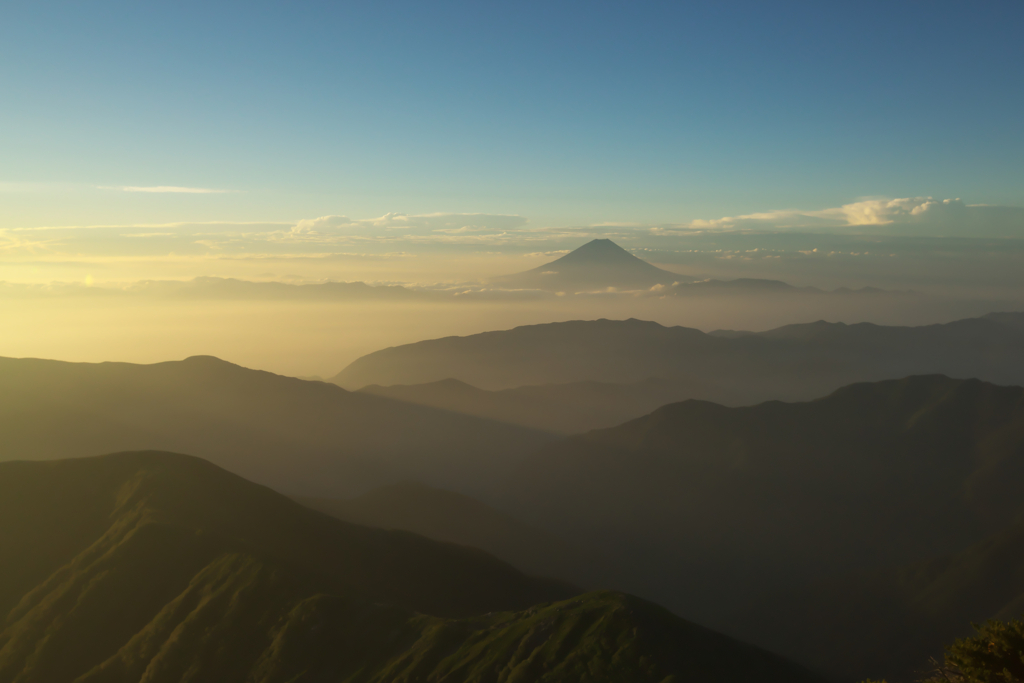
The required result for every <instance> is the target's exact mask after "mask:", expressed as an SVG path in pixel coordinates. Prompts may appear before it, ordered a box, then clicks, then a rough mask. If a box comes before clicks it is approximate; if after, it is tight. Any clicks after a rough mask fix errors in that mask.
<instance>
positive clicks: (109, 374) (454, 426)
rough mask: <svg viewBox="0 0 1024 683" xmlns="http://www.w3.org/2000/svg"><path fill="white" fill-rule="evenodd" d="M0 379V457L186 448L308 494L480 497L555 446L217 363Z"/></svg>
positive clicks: (42, 365)
mask: <svg viewBox="0 0 1024 683" xmlns="http://www.w3.org/2000/svg"><path fill="white" fill-rule="evenodd" d="M0 382H2V383H3V386H4V387H5V391H4V392H3V393H2V394H0V430H2V432H3V434H4V437H5V438H4V440H3V443H2V444H0V460H10V459H47V458H56V457H67V456H77V455H95V454H97V453H103V452H111V451H117V450H139V449H154V448H155V449H164V450H174V451H178V452H182V451H185V452H192V453H195V454H198V455H201V456H203V457H206V458H209V459H210V460H211V461H213V462H215V463H217V464H218V465H221V466H224V467H226V468H228V469H230V470H232V471H234V472H237V473H239V474H242V475H244V476H246V477H249V478H251V479H253V480H255V481H258V482H260V483H263V484H267V485H271V486H274V487H275V488H277V489H279V490H284V491H288V492H291V493H300V494H306V495H321V496H347V495H354V494H357V493H360V492H362V491H366V490H369V489H370V488H374V487H377V486H380V485H383V484H387V483H390V482H395V481H402V480H406V479H410V478H418V479H422V480H423V481H425V482H428V483H434V484H437V485H442V486H443V485H448V486H453V485H455V484H460V485H463V486H464V487H465V488H467V489H468V490H473V487H474V486H477V485H481V484H482V483H484V482H486V481H488V480H492V479H494V478H500V476H501V475H502V473H504V472H507V471H508V469H509V468H510V467H511V466H512V465H513V464H514V463H515V462H516V461H517V460H518V459H519V458H521V457H523V456H525V455H526V454H527V453H529V452H532V451H533V450H534V449H536V447H537V446H539V445H541V444H543V443H545V442H547V441H548V440H550V439H551V438H552V437H551V436H549V435H546V434H543V433H541V432H537V431H531V430H527V429H523V428H520V427H514V426H511V425H507V424H502V423H499V422H494V421H490V420H481V419H479V418H474V417H469V416H464V415H456V414H453V413H451V412H448V411H442V410H437V409H433V408H427V407H422V406H415V405H411V404H409V403H403V402H398V401H393V400H390V399H387V398H383V397H377V396H371V395H368V394H359V393H350V392H347V391H345V390H343V389H341V388H339V387H338V386H336V385H333V384H327V383H324V382H308V381H303V380H299V379H295V378H291V377H282V376H280V375H274V374H272V373H269V372H262V371H257V370H250V369H247V368H243V367H241V366H238V365H233V364H231V363H227V362H225V361H221V360H218V359H217V358H214V357H212V356H194V357H191V358H188V359H187V360H184V361H172V362H167V363H156V364H153V365H133V364H130V363H64V362H59V361H47V360H36V359H11V358H0Z"/></svg>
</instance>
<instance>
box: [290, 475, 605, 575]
mask: <svg viewBox="0 0 1024 683" xmlns="http://www.w3.org/2000/svg"><path fill="white" fill-rule="evenodd" d="M295 500H297V501H298V502H300V503H302V504H303V505H305V506H307V507H310V508H313V509H314V510H319V511H320V512H323V513H326V514H328V515H331V516H332V517H337V518H338V519H341V520H344V521H346V522H351V523H353V524H362V525H365V526H371V527H375V528H379V529H402V530H404V531H411V532H413V533H417V534H420V535H421V536H426V537H427V538H432V539H435V540H438V541H447V542H450V543H458V544H460V545H468V546H472V547H474V548H480V549H481V550H486V551H487V552H489V553H491V554H492V555H494V556H495V557H498V558H499V559H501V560H503V561H505V562H508V563H509V564H512V565H514V566H515V567H517V568H519V569H521V570H523V571H526V572H529V573H531V574H536V575H539V576H556V577H561V576H569V575H574V574H580V570H581V567H586V566H589V565H595V564H597V563H599V562H600V560H598V559H597V558H595V557H593V556H592V555H590V554H589V553H587V552H586V551H584V550H583V549H581V548H575V547H573V544H572V543H571V542H569V541H567V540H566V539H564V538H558V537H556V536H553V535H551V534H549V533H547V532H544V531H542V530H540V529H538V528H536V527H533V526H531V525H529V524H524V523H523V522H521V521H519V520H518V519H515V518H513V517H510V516H509V515H506V514H503V513H501V512H498V511H497V510H495V509H494V508H492V507H490V506H488V505H485V504H483V503H481V502H479V501H477V500H475V499H473V498H470V497H469V496H465V495H462V494H461V493H455V492H452V491H442V490H440V489H435V488H431V487H429V486H424V485H423V484H419V483H416V482H403V483H400V484H392V485H390V486H385V487H382V488H380V489H377V490H374V491H371V492H369V493H366V494H363V495H362V496H359V497H358V498H352V499H348V500H337V499H327V498H302V497H297V498H296V499H295Z"/></svg>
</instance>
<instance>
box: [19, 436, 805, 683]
mask: <svg viewBox="0 0 1024 683" xmlns="http://www.w3.org/2000/svg"><path fill="white" fill-rule="evenodd" d="M0 541H2V542H3V547H4V549H5V552H4V553H3V554H0V613H4V614H6V619H5V620H4V622H3V627H2V630H0V681H3V682H4V683H8V682H9V683H14V682H15V681H16V682H17V683H55V682H57V681H78V682H79V683H132V682H135V681H140V680H145V681H147V683H178V682H179V681H183V680H190V681H211V682H213V681H216V682H217V683H243V682H244V681H261V682H262V683H294V682H295V681H300V680H331V681H347V682H349V683H357V682H366V683H371V682H376V683H389V682H392V681H414V680H430V681H437V680H445V681H451V682H452V683H470V682H471V681H481V680H496V677H497V676H498V675H499V672H506V674H505V678H506V679H509V680H523V681H550V682H551V683H554V681H563V680H583V679H584V678H586V677H592V678H593V679H596V680H610V679H622V680H630V681H648V682H650V683H659V682H661V681H664V680H666V679H668V680H672V677H673V676H677V677H680V676H687V677H689V676H691V675H692V676H696V677H698V678H699V679H706V680H721V681H736V682H737V683H739V682H740V681H747V680H765V681H779V682H780V683H781V682H782V681H807V682H808V683H811V682H812V681H816V680H818V679H816V678H815V677H813V676H811V675H810V674H808V673H807V672H805V671H803V670H802V669H801V668H799V667H797V666H795V665H793V664H790V663H788V662H786V661H784V660H782V659H781V658H778V657H776V656H774V655H770V654H768V653H767V652H764V651H762V650H758V649H757V648H753V647H751V646H748V645H745V644H742V643H739V642H736V641H734V640H732V639H729V638H727V637H724V636H721V635H718V634H715V633H713V632H710V631H708V630H706V629H703V628H700V627H698V626H695V625H693V624H690V623H688V622H685V621H683V620H681V619H678V618H677V617H674V616H672V615H671V614H669V613H668V612H666V611H665V610H662V609H660V608H658V607H656V606H655V605H652V604H650V603H646V602H644V601H642V600H639V599H637V598H632V597H630V596H625V595H621V594H616V593H608V592H604V593H591V594H587V595H579V596H576V597H571V596H573V594H574V593H575V592H576V591H575V590H574V589H573V588H572V587H570V586H567V585H564V584H560V583H558V582H552V581H544V580H539V579H532V578H529V577H526V576H524V575H523V574H521V573H519V572H517V571H516V570H514V569H512V568H511V567H509V566H507V565H505V564H503V563H501V562H499V561H497V560H495V559H494V558H492V557H490V556H488V555H486V554H485V553H482V552H480V551H477V550H473V549H469V548H464V547H460V546H455V545H451V544H443V543H437V542H435V541H428V540H426V539H423V538H421V537H418V536H416V535H414V534H409V533H405V532H387V531H381V530H376V529H367V528H364V527H358V526H354V525H350V524H346V523H343V522H340V521H338V520H335V519H332V518H330V517H328V516H326V515H322V514H320V513H317V512H314V511H311V510H308V509H306V508H303V507H302V506H300V505H298V504H296V503H294V502H292V501H290V500H288V499H286V498H284V497H283V496H280V495H278V494H275V493H273V492H272V491H270V490H269V489H265V488H263V487H261V486H256V485H254V484H251V483H249V482H246V481H244V480H242V479H240V478H238V477H236V476H234V475H231V474H229V473H227V472H225V471H223V470H220V469H219V468H216V467H213V466H212V465H210V464H208V463H206V462H203V461H201V460H198V459H195V458H190V457H188V456H181V455H174V454H168V453H152V452H149V453H122V454H116V455H111V456H104V457H98V458H79V459H74V460H65V461H55V462H45V463H32V462H8V463H0ZM8 550H13V551H15V552H13V553H12V552H6V551H8ZM566 598H571V599H568V600H567V599H566ZM550 600H559V602H554V603H551V602H549V601H550ZM535 603H537V604H535ZM531 605H532V606H531ZM484 612H487V614H483V613H484Z"/></svg>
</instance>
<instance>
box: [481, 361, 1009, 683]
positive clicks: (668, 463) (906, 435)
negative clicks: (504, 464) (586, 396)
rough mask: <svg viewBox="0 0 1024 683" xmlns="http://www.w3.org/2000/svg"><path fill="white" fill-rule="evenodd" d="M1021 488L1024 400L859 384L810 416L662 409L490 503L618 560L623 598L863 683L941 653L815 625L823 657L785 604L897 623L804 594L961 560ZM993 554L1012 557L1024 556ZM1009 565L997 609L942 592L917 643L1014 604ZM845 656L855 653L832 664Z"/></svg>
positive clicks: (967, 584)
mask: <svg viewBox="0 0 1024 683" xmlns="http://www.w3.org/2000/svg"><path fill="white" fill-rule="evenodd" d="M582 472H585V473H586V475H585V476H581V473H582ZM1022 487H1024V389H1022V388H1020V387H1000V386H995V385H993V384H989V383H986V382H981V381H978V380H954V379H950V378H947V377H943V376H936V375H931V376H917V377H909V378H905V379H901V380H891V381H883V382H875V383H862V384H856V385H852V386H848V387H844V388H842V389H840V390H838V391H836V392H834V393H833V394H831V395H829V396H828V397H825V398H822V399H817V400H814V401H809V402H804V403H782V402H778V401H770V402H766V403H762V404H759V405H756V406H749V407H739V408H727V407H723V406H720V405H717V404H713V403H709V402H706V401H698V400H690V401H685V402H681V403H676V404H672V405H668V406H664V407H662V408H659V409H658V410H656V411H654V412H653V413H651V414H650V415H648V416H645V417H642V418H639V419H637V420H633V421H631V422H628V423H626V424H623V425H620V426H618V427H613V428H610V429H604V430H596V431H593V432H590V433H588V434H584V435H579V436H575V437H570V438H568V439H565V440H563V441H561V442H557V443H553V444H551V445H549V446H547V447H545V448H543V449H542V450H541V451H540V452H538V453H537V454H536V455H535V456H533V457H531V458H529V459H528V460H526V461H524V462H523V464H522V465H521V466H520V469H519V470H518V472H517V475H516V476H513V477H510V478H509V479H507V480H506V482H505V488H504V493H503V494H502V495H501V496H499V497H498V500H496V501H492V502H494V503H495V504H496V505H497V506H498V507H499V508H500V509H502V510H504V511H506V512H508V513H510V514H514V515H516V516H518V517H519V518H521V519H523V520H524V521H526V522H528V523H531V524H534V525H536V526H539V527H540V528H543V529H546V530H548V531H549V532H551V533H553V534H557V535H560V536H564V537H568V538H572V539H574V540H576V541H577V542H578V543H580V544H581V545H583V546H585V547H587V546H592V547H594V548H598V549H601V550H602V551H603V552H604V553H605V554H606V555H608V556H617V557H621V558H626V560H627V561H628V562H629V563H630V565H631V568H630V569H629V570H628V572H627V574H628V579H627V581H626V582H625V583H624V584H623V587H624V588H626V589H627V590H630V591H632V592H637V593H639V594H641V595H644V596H646V597H648V598H651V599H656V600H658V601H661V602H664V603H665V604H667V605H668V606H669V607H671V608H672V609H674V610H676V611H678V612H680V613H684V614H687V615H690V616H692V617H693V618H695V619H697V620H699V621H702V622H704V623H708V624H711V625H713V626H715V627H717V628H721V629H723V630H725V631H726V632H729V633H731V634H733V635H737V636H738V637H742V638H744V639H748V640H751V641H752V642H755V643H758V644H762V645H764V646H767V647H776V648H779V649H780V650H782V651H783V652H784V653H785V654H788V655H789V656H791V657H796V658H799V660H800V661H802V662H804V663H806V664H808V665H811V666H814V667H819V668H821V669H822V670H827V671H830V672H832V673H833V674H835V675H836V676H838V677H840V678H848V679H851V680H859V679H863V678H864V677H866V676H882V675H885V676H894V677H895V676H898V675H901V674H904V673H906V672H907V671H908V670H909V669H912V668H914V667H919V666H924V665H925V664H926V663H927V657H928V656H929V655H931V654H935V653H934V652H933V650H931V649H928V648H924V649H920V648H918V649H914V648H913V647H910V648H909V649H905V648H904V649H901V648H894V647H892V644H891V643H889V642H883V641H879V640H876V639H875V638H874V637H873V635H872V631H871V629H868V628H866V627H865V624H867V623H869V622H870V621H871V619H861V620H860V621H856V620H851V621H848V622H846V623H848V624H859V626H858V627H856V628H853V627H851V628H847V629H845V630H844V629H842V628H837V629H831V628H829V627H823V628H822V629H821V633H828V634H830V637H831V638H832V641H831V642H832V643H833V644H835V645H834V647H833V645H829V647H825V641H826V640H827V639H826V638H824V637H822V638H820V639H817V638H816V637H815V636H813V635H811V634H809V633H808V632H807V629H808V625H809V624H811V623H814V621H813V620H811V621H809V620H808V619H806V618H804V616H803V613H802V612H801V611H800V610H799V609H796V608H795V607H794V606H796V605H800V604H805V603H807V602H808V601H810V602H811V603H812V604H822V605H823V609H822V610H821V611H816V612H815V615H816V617H815V618H825V617H824V616H822V615H825V614H827V613H828V611H829V609H831V608H832V607H834V608H835V609H837V610H839V609H840V608H842V609H843V610H845V609H847V608H850V607H851V606H854V607H856V606H858V605H860V606H861V607H864V608H866V606H869V605H872V606H876V607H877V606H879V605H888V607H886V609H884V610H883V609H879V610H878V611H876V612H874V613H873V614H872V617H873V619H875V620H882V621H884V620H885V619H891V618H895V617H894V615H893V610H894V609H895V611H896V612H898V613H899V612H900V609H901V608H899V607H895V608H894V607H893V606H894V605H899V604H900V603H897V602H894V601H887V600H884V599H879V596H878V595H875V594H871V593H870V591H868V592H861V593H858V592H857V591H854V590H850V591H843V590H837V591H834V592H832V593H829V595H831V596H832V597H833V598H835V596H838V598H836V599H835V600H833V602H829V603H818V602H816V601H815V598H814V597H813V595H812V594H811V587H812V586H813V585H814V584H815V583H820V582H824V581H830V580H834V581H840V580H845V579H843V577H848V576H849V575H850V574H851V573H855V574H871V573H876V574H877V573H881V574H884V575H892V574H893V573H894V572H897V570H898V569H899V568H900V567H910V566H914V565H915V564H920V563H925V562H931V561H934V560H938V559H939V558H943V557H953V556H957V554H958V553H964V552H968V551H969V549H970V548H973V547H975V546H977V544H979V543H985V542H986V539H990V538H993V537H995V536H998V535H999V534H1001V533H1004V532H1005V531H1006V530H1007V529H1009V528H1010V527H1012V526H1013V525H1014V524H1017V523H1019V520H1020V519H1022V515H1024V499H1022V498H1021V496H1020V495H1019V491H1020V490H1021V488H1022ZM994 535H995V536H994ZM1018 537H1019V535H1017V536H1014V537H1013V538H1018ZM1001 547H1004V548H1007V552H1011V551H1012V553H1016V555H1014V556H1015V557H1018V558H1019V557H1024V549H1022V548H1014V547H1011V546H1006V545H1005V544H1004V545H1003V546H1001ZM1013 562H1016V561H1011V562H1010V568H1009V569H1007V570H1004V573H1005V572H1007V571H1008V572H1009V573H1008V574H1006V576H1007V577H1008V578H1007V579H1006V580H1005V581H1004V582H1003V583H1002V584H1000V586H1001V588H1000V589H999V590H1000V591H1001V595H999V596H995V598H993V597H992V595H991V594H990V593H986V591H987V590H988V589H987V586H986V582H985V580H984V577H985V573H984V572H979V573H977V574H975V575H964V576H965V577H966V578H961V579H958V581H959V587H957V588H955V590H954V589H952V588H951V589H950V590H951V591H954V592H955V593H956V595H957V596H958V597H957V601H958V604H959V605H960V607H958V609H956V610H949V611H943V610H937V611H935V612H934V613H928V614H929V615H930V621H927V623H926V624H925V625H923V626H921V629H922V630H921V632H920V633H921V635H922V637H921V639H919V640H915V641H914V642H916V643H918V644H919V645H920V644H921V643H923V642H925V641H927V642H929V643H931V645H930V646H929V647H933V648H934V647H939V646H941V644H943V643H944V642H946V641H945V638H946V637H947V636H948V634H949V633H951V632H959V631H958V630H962V629H965V628H967V622H966V621H964V620H963V618H962V617H963V615H964V614H965V613H970V614H971V615H972V617H971V618H972V619H976V620H981V619H985V618H987V617H989V616H994V615H993V614H990V613H986V610H988V609H1002V608H1001V605H1005V604H1008V603H1010V602H1012V601H1013V600H1014V599H1016V597H1017V596H1019V595H1021V594H1022V593H1024V565H1021V564H1020V563H1019V562H1018V563H1017V564H1013ZM1014 572H1015V573H1014ZM842 585H845V586H849V585H862V584H857V583H853V584H842ZM693 586H700V590H693V588H692V587H693ZM865 590H867V589H865ZM983 594H985V596H986V597H984V598H982V595H983ZM777 595H781V596H789V597H788V598H787V599H779V600H775V601H773V600H772V599H771V598H772V597H773V596H777ZM840 599H841V600H845V602H841V600H840ZM761 603H764V604H767V605H768V607H767V608H766V609H767V612H766V613H764V614H761V616H752V615H751V614H750V612H749V609H750V606H751V605H754V604H761ZM844 605H845V606H844ZM993 606H994V607H993ZM840 611H842V610H840ZM765 614H770V616H771V618H768V617H766V616H765ZM897 616H899V617H900V619H902V620H904V621H907V623H911V622H912V623H914V624H917V625H920V624H922V623H924V622H922V621H921V620H920V619H917V618H916V617H914V616H912V615H911V614H909V613H907V612H902V613H900V614H898V615H897ZM908 620H909V621H908ZM899 623H903V621H900V622H899ZM795 632H800V633H801V634H802V635H801V636H800V637H799V638H794V639H792V642H793V643H809V642H813V643H816V644H817V645H819V646H820V647H818V648H817V649H815V648H814V647H810V646H808V647H801V646H800V645H798V644H797V645H792V646H789V645H787V644H786V643H785V642H784V639H780V638H778V637H776V634H778V633H795ZM926 636H927V637H926ZM839 647H841V648H844V653H846V654H849V653H850V652H851V651H858V652H859V654H858V655H857V656H856V657H854V656H849V657H847V656H845V655H844V656H843V657H839V656H832V655H834V654H835V653H836V650H835V648H839ZM783 648H784V649H783ZM830 653H831V654H830Z"/></svg>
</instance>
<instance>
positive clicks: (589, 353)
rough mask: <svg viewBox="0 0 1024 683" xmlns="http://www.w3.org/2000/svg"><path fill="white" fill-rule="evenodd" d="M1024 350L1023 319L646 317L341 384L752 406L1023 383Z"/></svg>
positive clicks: (447, 342)
mask: <svg viewBox="0 0 1024 683" xmlns="http://www.w3.org/2000/svg"><path fill="white" fill-rule="evenodd" d="M1022 351H1024V313H1003V314H990V315H986V316H984V317H981V318H970V319H966V320H959V321H956V322H952V323H947V324H943V325H926V326H922V327H886V326H881V325H874V324H870V323H860V324H856V325H846V324H843V323H827V322H824V321H819V322H816V323H809V324H803V325H788V326H786V327H781V328H778V329H775V330H770V331H768V332H760V333H729V332H719V333H715V334H705V333H703V332H701V331H700V330H694V329H689V328H685V327H663V326H661V325H659V324H657V323H653V322H644V321H641V320H632V319H631V320H621V321H617V320H595V321H572V322H564V323H550V324H546V325H529V326H524V327H517V328H514V329H511V330H506V331H497V332H484V333H482V334H475V335H471V336H467V337H445V338H442V339H432V340H428V341H421V342H417V343H415V344H407V345H404V346H397V347H392V348H388V349H383V350H381V351H376V352H374V353H371V354H368V355H366V356H363V357H362V358H359V359H357V360H356V361H354V362H353V363H352V364H350V365H349V366H348V367H347V368H345V369H344V370H342V371H341V372H340V373H339V374H338V375H337V376H336V377H334V378H333V379H332V381H333V382H335V383H337V384H339V385H341V386H344V387H349V388H353V389H358V388H361V387H366V386H368V385H380V386H392V385H400V384H405V385H410V384H426V383H431V382H438V381H440V380H445V379H456V380H459V381H461V382H465V383H467V384H470V385H472V386H474V387H479V388H481V389H486V390H491V391H497V390H502V389H510V388H515V387H521V386H525V385H544V384H565V383H575V382H587V381H593V382H604V383H635V382H642V381H644V380H647V379H650V378H658V379H663V380H670V381H671V382H672V383H673V384H675V385H676V386H678V387H679V390H680V391H683V390H685V391H687V392H688V395H689V396H692V397H694V398H702V399H706V400H714V401H716V402H721V403H725V404H731V405H749V404H752V403H757V402H760V401H765V400H772V399H777V400H790V401H793V400H809V399H812V398H816V397H819V396H823V395H825V394H827V393H829V392H831V391H834V390H836V389H838V388H839V387H841V386H845V385H847V384H851V383H854V382H863V381H878V380H884V379H896V378H899V377H906V376H907V375H912V374H932V373H940V374H945V375H949V376H952V377H962V378H970V377H977V378H980V379H983V380H986V381H991V382H996V383H1000V384H1024V352H1022ZM431 404H432V405H443V403H442V402H440V401H436V402H431Z"/></svg>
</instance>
